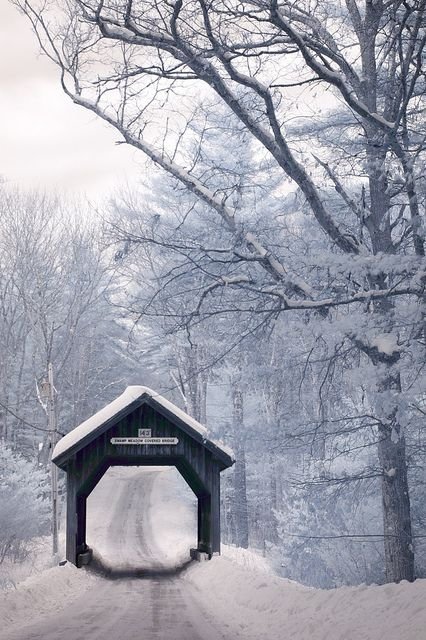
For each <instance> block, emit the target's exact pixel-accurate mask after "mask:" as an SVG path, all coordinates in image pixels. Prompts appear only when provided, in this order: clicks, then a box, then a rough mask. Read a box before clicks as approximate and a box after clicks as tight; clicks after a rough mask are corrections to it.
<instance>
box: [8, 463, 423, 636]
mask: <svg viewBox="0 0 426 640" xmlns="http://www.w3.org/2000/svg"><path fill="white" fill-rule="evenodd" d="M126 500H127V501H128V505H126V504H125V503H126ZM138 501H140V502H138ZM139 504H140V505H144V507H143V510H141V509H139V510H138V509H136V508H135V507H136V506H137V505H139ZM120 509H121V510H122V513H123V514H127V515H128V516H129V517H128V518H127V520H125V519H122V520H120V521H119V522H118V523H117V522H116V520H117V519H116V517H113V515H114V514H115V515H117V513H118V510H120ZM195 516H196V511H195V502H194V500H193V499H192V497H191V494H190V492H189V491H188V490H187V488H186V486H184V484H183V483H181V482H179V481H178V478H177V475H176V471H175V470H173V469H170V470H169V469H158V470H153V469H146V470H145V469H112V470H110V471H109V472H108V474H107V475H106V476H105V478H104V479H103V481H102V482H101V483H100V484H99V485H98V487H97V488H96V490H95V492H94V493H93V495H92V496H91V499H90V503H89V536H88V542H89V543H92V544H93V545H94V547H95V549H96V551H97V553H98V555H100V556H102V557H103V558H105V566H106V565H107V563H110V564H111V566H112V567H114V566H115V567H116V575H115V580H114V581H111V580H107V579H105V578H104V577H102V576H101V575H97V574H96V573H93V571H92V572H90V571H86V570H77V569H75V568H74V567H72V566H70V565H69V564H68V565H66V566H64V567H55V568H53V569H49V570H47V571H43V572H41V573H40V574H39V575H37V576H32V577H31V578H29V579H28V580H26V581H24V582H22V583H20V584H18V585H17V589H16V590H13V591H9V592H6V593H4V594H2V595H1V596H0V639H1V640H30V639H31V638H45V637H46V638H55V640H56V638H57V639H59V638H66V639H67V640H79V638H80V637H81V638H83V637H84V638H85V640H95V639H97V638H101V637H107V636H108V637H110V638H112V639H114V638H117V637H120V640H128V639H130V638H136V637H137V638H141V640H142V639H143V640H145V638H161V639H164V640H165V638H166V637H170V638H172V639H173V640H177V638H181V637H182V638H185V640H195V639H197V640H198V639H200V638H202V640H213V639H214V640H220V638H226V639H228V638H229V639H231V638H232V639H233V640H234V639H236V638H237V639H238V638H241V639H242V638H244V639H245V640H272V639H273V640H277V639H278V638H279V639H282V640H325V639H327V640H426V607H425V606H424V603H425V599H426V581H425V580H419V581H417V582H415V583H414V584H408V583H402V584H399V585H394V584H392V585H385V586H379V587H378V586H368V587H366V586H360V587H344V588H340V589H334V590H318V589H309V588H307V587H304V586H302V585H299V584H297V583H294V582H291V581H288V580H284V579H281V578H278V577H276V576H274V575H272V572H271V570H270V569H269V567H268V564H267V563H266V562H265V561H264V559H263V558H262V557H260V556H258V555H257V554H254V553H251V552H247V551H242V550H236V549H233V548H228V547H225V548H224V550H223V555H222V556H221V557H215V558H214V559H213V560H212V561H211V562H205V563H200V564H199V563H192V564H191V565H189V567H188V568H186V569H184V570H183V571H182V573H180V574H179V575H176V576H175V575H170V577H169V576H168V574H167V571H168V570H169V569H170V568H173V567H174V566H180V565H182V564H183V563H184V562H185V560H186V558H187V556H188V549H189V547H190V546H193V545H194V543H195V525H196V517H195ZM123 518H124V516H123ZM148 521H149V522H148ZM114 522H115V524H114ZM114 527H115V528H114ZM142 534H143V536H144V537H143V539H142V538H141V535H142ZM137 545H139V547H137ZM148 565H149V566H150V567H151V568H150V569H148V573H144V572H145V568H146V567H148ZM117 567H119V571H117ZM137 567H139V571H140V575H139V574H138V575H136V574H137V572H136V571H134V569H135V568H137ZM140 567H142V568H140ZM126 571H127V573H126ZM149 571H152V572H153V573H152V577H150V575H149ZM120 572H121V573H120ZM161 572H166V573H164V574H163V576H162V577H160V576H161ZM141 578H143V579H141ZM156 596H158V597H156ZM102 601H104V602H105V603H106V604H107V606H108V608H107V609H102V606H101V605H102ZM137 602H140V607H139V609H140V611H138V608H137V607H135V603H137ZM111 603H114V606H113V605H112V604H111ZM85 607H86V609H87V610H86V609H85ZM144 607H145V608H144ZM113 609H114V610H113ZM148 610H149V613H150V615H151V618H152V619H151V618H150V620H151V621H150V622H149V624H148V622H147V623H146V624H147V626H146V627H143V629H145V633H142V631H143V630H142V629H141V628H140V625H141V624H142V623H145V621H146V620H147V612H148ZM52 612H53V614H52ZM176 612H177V613H178V615H177V617H176ZM71 614H72V615H71ZM172 614H173V615H172ZM138 616H139V618H138ZM173 616H174V617H173ZM180 616H181V617H182V620H183V622H182V625H181V627H179V628H178V626H177V621H179V620H180ZM103 617H105V619H106V623H105V625H101V624H100V619H102V618H103ZM73 620H76V623H77V624H78V627H75V628H74V627H73V624H72V621H73ZM49 625H50V626H49ZM85 625H86V626H85ZM77 628H78V629H79V630H80V635H78V634H77V633H76V631H75V629H77ZM46 629H48V630H50V631H49V632H48V633H46V631H45V630H46ZM73 629H74V631H73ZM33 630H34V632H33ZM50 632H51V635H49V633H50ZM106 632H108V633H106ZM185 634H186V635H185Z"/></svg>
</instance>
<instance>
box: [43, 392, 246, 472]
mask: <svg viewBox="0 0 426 640" xmlns="http://www.w3.org/2000/svg"><path fill="white" fill-rule="evenodd" d="M145 403H146V404H149V405H150V406H151V407H152V408H153V409H155V410H156V411H158V413H160V414H161V415H163V416H164V417H165V418H167V419H168V420H170V421H171V422H172V423H173V424H175V425H176V426H177V427H178V428H180V429H182V430H183V431H184V432H185V433H187V434H188V435H189V436H191V437H192V438H194V440H196V441H197V442H199V443H201V444H202V445H203V446H204V447H206V449H208V450H209V451H211V452H212V453H213V454H214V455H215V457H217V458H219V459H220V460H221V461H222V463H223V464H224V467H230V466H231V465H232V464H233V463H234V461H235V458H234V454H233V452H232V450H231V449H229V448H228V447H227V446H226V445H224V444H223V443H222V442H218V441H215V440H212V439H211V438H209V437H208V430H207V429H206V427H204V426H203V425H202V424H200V423H199V422H197V420H194V418H191V416H189V415H188V414H187V413H185V412H184V411H182V409H179V407H177V406H176V405H175V404H173V403H172V402H170V401H169V400H166V398H163V396H161V395H160V394H159V393H156V392H155V391H153V390H152V389H149V388H148V387H142V386H130V387H127V389H126V390H125V391H124V392H123V393H122V394H121V395H120V396H118V398H116V399H115V400H113V401H112V402H110V403H109V404H107V405H106V406H105V407H104V408H103V409H101V410H100V411H98V412H97V413H95V414H94V415H93V416H91V417H90V418H88V419H87V420H85V421H84V422H82V423H81V424H80V425H79V426H78V427H75V429H73V430H72V431H70V432H69V433H67V435H65V436H64V437H63V438H61V440H59V442H58V443H57V445H56V446H55V448H54V450H53V454H52V461H53V462H55V464H57V465H58V466H60V467H63V466H64V465H65V464H66V462H67V460H68V459H69V458H71V457H72V456H74V455H75V454H76V453H77V452H78V451H80V450H81V449H84V447H85V446H86V445H88V444H89V443H90V442H92V441H93V440H95V439H96V438H97V437H98V436H100V435H101V434H103V433H104V432H105V431H107V430H108V429H109V428H110V427H112V426H113V425H114V424H116V423H117V422H118V421H119V420H121V419H122V418H125V417H126V416H127V415H129V414H130V413H132V411H134V410H135V409H137V408H138V407H140V406H141V405H143V404H145Z"/></svg>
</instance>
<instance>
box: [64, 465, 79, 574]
mask: <svg viewBox="0 0 426 640" xmlns="http://www.w3.org/2000/svg"><path fill="white" fill-rule="evenodd" d="M77 529H78V524H77V486H76V482H75V476H74V474H73V473H72V472H71V469H69V470H68V472H67V546H66V557H67V560H68V562H71V563H72V564H75V565H76V564H77Z"/></svg>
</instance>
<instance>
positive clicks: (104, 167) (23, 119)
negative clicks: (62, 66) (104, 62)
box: [0, 0, 140, 197]
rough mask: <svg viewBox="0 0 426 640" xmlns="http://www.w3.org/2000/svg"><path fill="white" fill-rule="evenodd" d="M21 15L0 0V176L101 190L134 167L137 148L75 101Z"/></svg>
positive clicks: (22, 181) (125, 176) (26, 182)
mask: <svg viewBox="0 0 426 640" xmlns="http://www.w3.org/2000/svg"><path fill="white" fill-rule="evenodd" d="M58 78H59V76H58V72H57V70H56V68H55V66H54V65H53V64H52V63H51V62H50V61H48V60H47V59H45V58H43V57H41V56H40V55H39V54H38V49H37V44H36V41H35V38H34V36H33V34H32V32H31V30H30V28H29V26H28V24H27V22H26V20H25V18H24V17H22V16H21V15H20V14H19V13H18V12H17V11H16V9H14V8H13V7H12V6H11V5H10V4H9V1H8V0H0V175H2V176H3V177H4V178H6V179H7V180H9V181H12V182H14V183H18V184H20V185H22V186H34V185H38V186H41V187H42V188H49V189H50V188H59V189H63V188H65V187H66V188H70V189H76V188H77V189H78V190H80V191H86V192H87V193H89V194H90V195H91V196H99V197H102V194H103V193H105V192H106V191H109V190H110V189H113V188H114V185H119V184H121V183H123V182H124V181H125V180H130V181H132V180H133V179H136V178H137V175H138V172H139V171H140V169H139V167H138V162H137V152H136V151H134V150H131V149H130V148H127V147H126V146H124V145H119V146H117V145H115V144H114V142H115V141H116V140H118V139H119V135H118V134H117V133H115V132H114V131H113V130H111V129H110V128H109V127H108V126H107V125H106V124H104V123H102V122H100V121H99V120H97V119H96V117H95V116H94V115H93V114H90V113H89V112H87V111H85V110H84V109H82V108H81V107H78V106H76V105H74V104H73V103H72V102H71V101H70V100H69V98H67V97H66V96H65V95H64V94H63V93H62V90H61V88H60V84H59V79H58Z"/></svg>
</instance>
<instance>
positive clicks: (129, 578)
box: [0, 469, 227, 640]
mask: <svg viewBox="0 0 426 640" xmlns="http://www.w3.org/2000/svg"><path fill="white" fill-rule="evenodd" d="M159 473H160V474H161V473H164V471H162V470H153V469H140V470H136V473H135V470H129V469H113V470H110V472H109V473H108V474H107V476H105V478H104V479H103V480H102V482H101V483H100V484H99V486H98V487H97V488H96V490H95V492H94V493H93V494H92V495H93V497H91V498H90V503H89V509H88V515H89V521H88V542H89V544H90V543H91V542H92V541H96V544H95V545H94V546H95V548H96V550H97V551H98V552H99V554H100V556H99V558H100V559H99V560H98V561H97V562H96V563H95V566H94V567H93V568H92V569H91V571H96V572H97V573H98V574H99V575H98V577H97V579H96V580H95V581H94V585H93V588H92V589H90V590H89V591H86V592H85V593H84V594H83V595H82V596H81V597H80V598H78V599H76V600H73V601H72V602H70V605H69V607H67V608H66V609H64V610H62V611H60V612H57V613H55V614H53V615H52V616H48V617H44V618H42V619H39V620H34V621H33V622H32V623H31V624H29V625H27V626H25V627H21V628H20V629H19V630H16V631H14V632H13V631H9V633H8V636H7V638H8V640H83V639H84V640H100V639H101V638H102V639H104V638H108V639H111V640H116V639H117V640H118V639H119V640H158V639H161V640H164V639H165V638H173V640H220V639H221V638H226V637H227V636H224V635H223V634H222V633H221V631H220V630H219V629H218V628H217V627H216V626H213V624H212V621H211V618H212V614H211V613H210V615H209V614H208V613H206V612H205V611H204V610H201V608H200V603H199V602H198V601H197V600H196V598H195V596H194V594H191V593H190V591H189V587H188V584H187V583H186V582H184V581H183V579H182V578H181V577H180V573H182V572H184V571H185V569H186V567H187V565H188V560H187V558H188V555H189V545H186V544H185V543H186V542H189V540H185V539H183V540H182V538H179V534H178V532H176V533H177V537H176V540H175V542H173V531H172V532H169V535H168V538H167V539H168V540H169V544H174V543H175V544H176V549H174V550H173V553H172V554H171V557H170V556H169V558H168V559H165V554H164V553H163V552H162V550H161V548H159V547H158V545H157V543H156V532H154V531H153V525H152V517H151V516H152V511H153V504H152V500H153V499H152V495H153V485H154V483H155V480H156V478H158V474H159ZM170 524H173V523H172V522H171V523H170ZM184 524H185V523H184ZM159 535H160V539H161V534H159ZM163 535H164V532H163ZM0 633H1V632H0Z"/></svg>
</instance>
